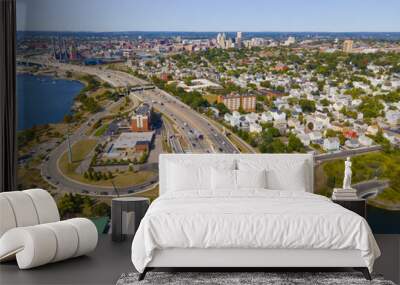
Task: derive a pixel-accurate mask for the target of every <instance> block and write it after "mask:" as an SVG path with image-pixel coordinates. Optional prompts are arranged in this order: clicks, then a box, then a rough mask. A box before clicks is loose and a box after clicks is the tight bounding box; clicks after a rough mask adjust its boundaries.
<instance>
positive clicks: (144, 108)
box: [135, 103, 151, 116]
mask: <svg viewBox="0 0 400 285" xmlns="http://www.w3.org/2000/svg"><path fill="white" fill-rule="evenodd" d="M150 109H151V106H150V105H149V104H147V103H143V104H142V105H140V106H139V107H137V109H136V111H135V115H142V116H144V115H147V114H148V113H149V112H150Z"/></svg>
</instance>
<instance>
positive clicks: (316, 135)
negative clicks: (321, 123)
mask: <svg viewBox="0 0 400 285" xmlns="http://www.w3.org/2000/svg"><path fill="white" fill-rule="evenodd" d="M308 136H309V137H310V140H311V141H318V140H320V139H322V133H321V132H319V131H313V132H310V133H309V134H308Z"/></svg>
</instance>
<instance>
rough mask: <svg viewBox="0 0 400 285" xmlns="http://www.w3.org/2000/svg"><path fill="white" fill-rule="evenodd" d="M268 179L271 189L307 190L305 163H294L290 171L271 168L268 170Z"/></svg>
mask: <svg viewBox="0 0 400 285" xmlns="http://www.w3.org/2000/svg"><path fill="white" fill-rule="evenodd" d="M267 181H268V188H269V189H274V190H288V191H302V192H306V189H307V188H306V187H307V186H306V185H307V178H306V172H305V169H304V163H298V164H293V165H292V167H291V169H290V171H283V170H280V169H270V170H269V171H268V172H267Z"/></svg>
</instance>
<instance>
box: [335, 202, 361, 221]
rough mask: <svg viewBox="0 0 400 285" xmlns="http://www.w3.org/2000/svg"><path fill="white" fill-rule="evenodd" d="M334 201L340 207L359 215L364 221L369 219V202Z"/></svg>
mask: <svg viewBox="0 0 400 285" xmlns="http://www.w3.org/2000/svg"><path fill="white" fill-rule="evenodd" d="M332 201H333V202H334V203H336V204H339V205H340V206H342V207H344V208H346V209H348V210H350V211H353V212H354V213H356V214H359V215H360V216H361V217H363V218H364V219H366V218H367V201H366V200H365V199H354V200H336V199H332Z"/></svg>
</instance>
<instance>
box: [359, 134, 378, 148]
mask: <svg viewBox="0 0 400 285" xmlns="http://www.w3.org/2000/svg"><path fill="white" fill-rule="evenodd" d="M358 141H359V142H360V144H361V145H362V146H371V145H372V144H373V143H374V141H373V140H372V139H371V138H369V137H367V136H366V135H361V136H360V137H359V138H358Z"/></svg>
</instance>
